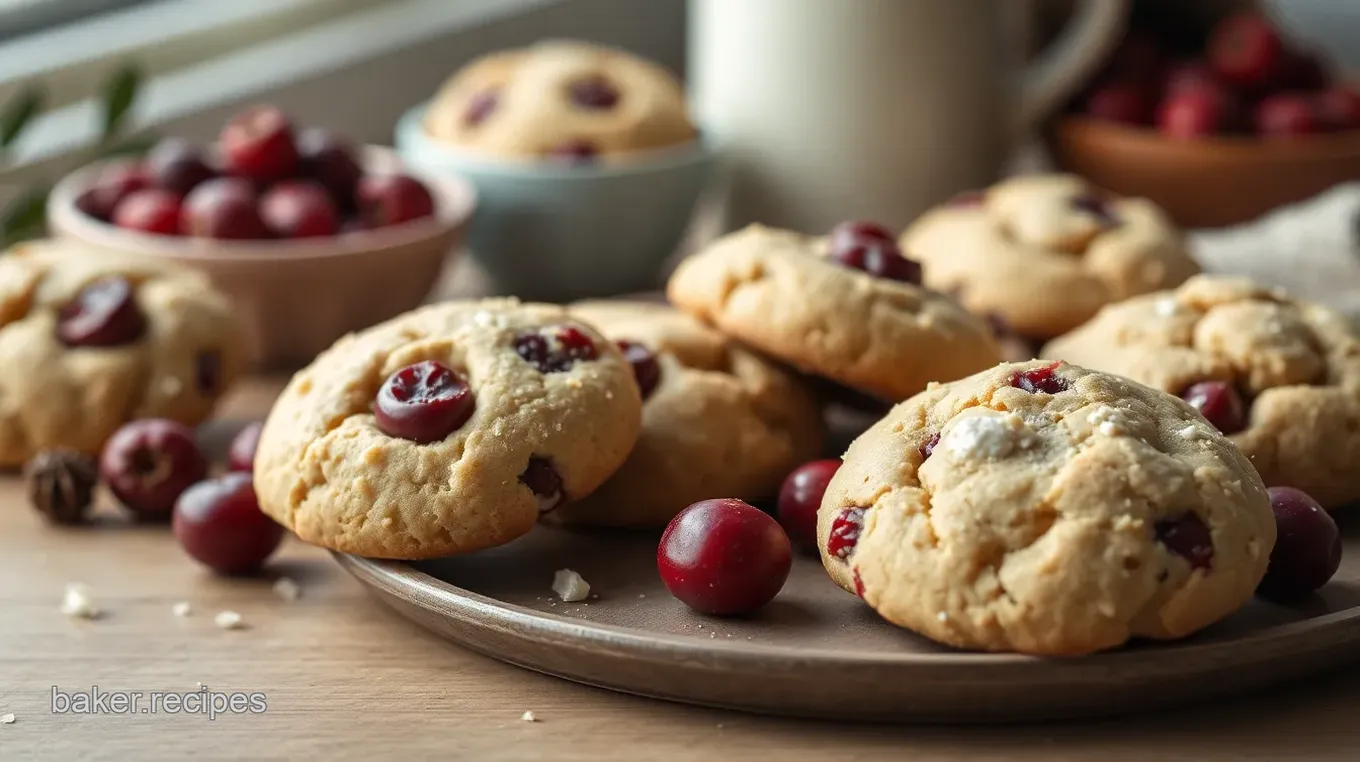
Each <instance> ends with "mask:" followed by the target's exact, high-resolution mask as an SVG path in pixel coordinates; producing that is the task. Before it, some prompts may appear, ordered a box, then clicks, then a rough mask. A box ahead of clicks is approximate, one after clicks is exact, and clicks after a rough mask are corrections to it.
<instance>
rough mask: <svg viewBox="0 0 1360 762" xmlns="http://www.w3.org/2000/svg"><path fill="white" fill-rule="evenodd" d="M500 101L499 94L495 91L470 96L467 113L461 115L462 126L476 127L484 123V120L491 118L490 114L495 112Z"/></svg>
mask: <svg viewBox="0 0 1360 762" xmlns="http://www.w3.org/2000/svg"><path fill="white" fill-rule="evenodd" d="M500 100H501V96H500V93H498V92H496V91H495V90H483V91H481V92H480V93H477V94H476V95H474V96H472V100H470V101H468V106H467V111H466V112H464V114H463V124H466V125H467V126H469V127H476V126H477V125H479V124H481V123H482V122H485V121H486V118H487V117H489V116H491V112H493V111H495V110H496V106H497V105H499V104H500Z"/></svg>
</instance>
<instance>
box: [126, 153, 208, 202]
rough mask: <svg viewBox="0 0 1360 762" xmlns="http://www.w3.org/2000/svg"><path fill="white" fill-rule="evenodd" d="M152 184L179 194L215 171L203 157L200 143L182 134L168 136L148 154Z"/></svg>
mask: <svg viewBox="0 0 1360 762" xmlns="http://www.w3.org/2000/svg"><path fill="white" fill-rule="evenodd" d="M143 166H144V167H145V169H146V174H147V177H148V179H149V180H150V181H151V184H152V185H154V186H156V187H157V188H162V189H164V190H168V191H170V192H172V193H175V194H176V195H178V196H180V197H184V196H186V195H188V193H189V191H191V190H193V189H194V188H195V187H196V186H197V185H198V184H199V183H201V182H205V181H207V180H210V179H212V177H213V176H214V175H215V174H216V173H215V172H213V170H212V168H211V167H209V166H208V163H207V162H206V161H204V159H203V152H202V151H200V150H199V149H198V146H195V145H194V144H192V143H190V142H188V141H187V140H181V139H179V138H165V139H164V140H162V141H161V142H159V143H157V144H156V146H155V147H154V148H152V149H151V152H150V153H148V154H147V155H146V161H145V162H144V163H143Z"/></svg>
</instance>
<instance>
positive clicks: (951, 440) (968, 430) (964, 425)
mask: <svg viewBox="0 0 1360 762" xmlns="http://www.w3.org/2000/svg"><path fill="white" fill-rule="evenodd" d="M1033 442H1034V432H1033V431H1031V430H1030V428H1029V426H1028V425H1027V424H1026V423H1025V420H1024V419H1023V418H1021V417H1020V416H1018V415H1016V414H1015V413H1005V414H995V413H994V414H992V415H970V416H967V417H963V418H959V419H957V420H955V421H954V423H953V424H952V425H950V426H949V427H948V428H947V430H946V431H945V433H944V435H943V436H942V437H941V440H940V445H942V446H943V447H944V449H945V450H947V451H948V452H949V454H950V455H951V456H953V457H954V458H956V459H960V460H962V459H983V460H999V459H1001V458H1004V457H1006V456H1008V455H1010V454H1011V453H1013V452H1015V451H1016V450H1018V449H1024V448H1026V447H1029V446H1030V445H1031V444H1032V443H1033Z"/></svg>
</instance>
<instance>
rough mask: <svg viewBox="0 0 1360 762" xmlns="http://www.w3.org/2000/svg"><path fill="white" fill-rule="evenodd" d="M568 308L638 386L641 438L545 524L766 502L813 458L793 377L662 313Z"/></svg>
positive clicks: (804, 392)
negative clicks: (624, 360)
mask: <svg viewBox="0 0 1360 762" xmlns="http://www.w3.org/2000/svg"><path fill="white" fill-rule="evenodd" d="M570 309H571V313H572V315H574V316H576V317H579V318H581V319H582V320H585V321H586V322H588V323H590V324H591V325H593V326H596V327H597V328H599V329H600V331H601V332H602V333H603V334H604V335H605V336H606V337H608V338H610V339H614V340H615V341H618V342H623V343H622V345H621V346H622V347H623V349H624V355H625V356H626V357H628V358H630V359H631V360H632V361H633V367H634V370H635V375H636V376H637V379H638V382H639V385H640V386H641V388H642V394H643V403H642V433H641V435H640V436H639V437H638V441H637V444H635V445H634V446H633V451H632V453H631V454H630V455H629V456H628V460H627V461H626V462H625V463H624V464H623V466H622V467H620V468H619V470H618V471H617V472H616V473H615V474H614V475H613V476H611V477H610V478H609V481H607V482H605V483H604V486H602V487H600V488H599V489H598V490H596V491H595V492H594V493H592V494H591V495H590V496H589V497H587V498H585V499H584V500H579V501H576V502H573V503H571V504H569V505H564V506H563V507H562V508H560V509H558V510H556V511H554V512H552V513H551V514H548V516H547V517H546V519H547V520H548V521H551V522H555V523H562V524H585V525H595V526H621V527H664V526H665V525H666V524H667V522H669V521H670V520H671V519H672V518H674V516H675V514H677V513H679V512H680V511H681V510H683V509H684V508H685V507H686V506H688V505H689V504H691V503H694V502H698V501H700V500H706V499H708V498H716V497H736V498H744V499H747V500H759V499H764V498H770V497H774V496H775V494H777V493H778V491H779V485H780V482H781V481H782V480H783V479H784V477H785V476H786V475H787V474H788V472H789V471H790V470H792V469H793V468H794V467H796V466H798V465H799V464H800V463H802V462H803V461H806V460H810V459H812V458H816V457H817V456H818V455H819V453H820V452H821V444H822V419H821V411H820V410H819V409H818V406H817V403H816V401H815V400H814V398H813V396H812V394H811V393H810V392H809V391H808V389H807V388H806V387H805V385H804V384H803V383H802V382H801V380H800V379H799V378H797V377H796V376H795V375H794V374H793V373H791V372H789V371H787V370H784V369H782V368H780V367H778V366H775V365H774V364H772V363H770V362H769V361H767V360H765V359H763V358H761V357H759V356H758V355H756V354H754V353H753V352H751V351H749V350H747V349H744V348H742V347H741V346H740V345H738V344H736V343H734V342H732V341H731V340H730V339H728V338H727V337H725V336H723V335H722V334H720V333H718V332H717V331H714V330H713V329H711V328H708V327H707V326H704V325H703V324H701V323H699V322H698V321H697V320H695V319H693V318H691V317H689V316H688V315H685V314H684V313H682V312H678V311H676V310H674V309H672V308H671V307H668V306H665V305H660V304H649V303H644V302H623V301H616V302H603V301H600V302H586V303H582V304H577V305H574V306H572V307H571V308H570Z"/></svg>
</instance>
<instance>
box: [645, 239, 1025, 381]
mask: <svg viewBox="0 0 1360 762" xmlns="http://www.w3.org/2000/svg"><path fill="white" fill-rule="evenodd" d="M856 228H859V229H858V230H856ZM872 228H873V226H869V225H867V224H866V223H852V224H850V225H849V228H847V227H846V226H842V227H841V228H838V229H837V231H834V232H833V235H831V236H827V237H811V236H805V235H801V234H799V233H795V232H791V231H787V230H776V229H772V228H768V227H764V226H761V225H752V226H750V227H747V228H745V229H743V230H740V231H738V232H735V233H732V234H729V235H726V236H723V237H722V238H719V239H718V240H717V241H715V242H714V243H712V244H711V245H710V246H708V247H707V248H706V249H704V250H703V251H702V252H699V253H698V254H696V255H694V256H692V257H690V258H688V259H687V260H685V261H684V262H682V263H681V264H680V267H679V268H678V269H677V270H676V271H675V273H674V275H672V276H671V279H670V283H669V284H668V286H667V295H668V297H669V298H670V300H671V302H673V303H674V304H675V305H676V306H678V307H679V308H681V309H683V310H685V311H686V312H689V313H690V314H692V315H694V316H696V317H698V318H699V319H701V320H703V321H705V322H708V323H710V324H712V325H714V326H716V327H717V328H718V330H720V331H722V332H723V333H725V334H727V335H729V336H732V337H733V338H736V339H738V340H740V341H742V342H745V343H746V344H749V345H751V346H753V347H755V348H756V349H758V350H760V351H761V352H764V353H766V354H768V355H771V356H773V357H776V358H778V359H780V360H782V361H784V362H786V363H788V364H790V365H793V366H794V367H797V368H799V369H801V370H803V371H806V372H808V373H812V374H815V375H819V376H823V377H825V378H828V379H831V380H832V381H835V382H837V383H840V384H844V385H846V386H849V387H852V388H854V389H858V390H860V391H864V392H868V393H869V394H872V395H875V396H878V397H881V398H883V399H886V400H890V401H896V400H901V399H905V398H906V397H908V396H910V395H912V394H915V393H916V392H918V391H920V390H921V389H923V388H925V385H926V384H927V383H928V382H930V381H948V380H952V379H955V378H960V377H962V376H965V375H967V374H969V373H973V372H975V371H978V370H980V369H982V368H985V367H987V366H988V365H992V364H994V363H996V362H998V361H999V360H1000V350H999V349H998V348H997V345H996V341H995V340H994V339H993V337H992V335H991V331H990V330H989V329H988V327H987V325H986V324H985V323H984V322H983V321H982V320H981V319H979V318H977V317H975V316H973V315H970V314H969V313H968V312H966V311H965V310H964V309H963V308H962V307H960V306H959V305H958V304H957V303H956V302H955V301H954V300H952V299H950V298H949V297H947V296H945V295H943V294H939V293H936V292H934V291H930V290H928V289H925V288H922V287H920V286H919V285H917V283H918V282H919V280H920V270H919V267H918V266H917V265H916V264H915V263H913V262H910V260H907V259H905V258H903V257H902V256H901V253H900V252H899V251H897V247H896V244H895V242H893V241H892V239H891V236H889V235H886V234H883V233H880V232H877V231H876V230H875V229H872ZM913 281H915V282H913Z"/></svg>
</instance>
